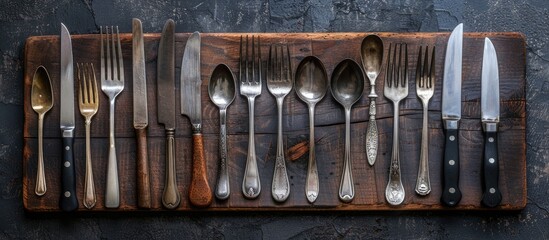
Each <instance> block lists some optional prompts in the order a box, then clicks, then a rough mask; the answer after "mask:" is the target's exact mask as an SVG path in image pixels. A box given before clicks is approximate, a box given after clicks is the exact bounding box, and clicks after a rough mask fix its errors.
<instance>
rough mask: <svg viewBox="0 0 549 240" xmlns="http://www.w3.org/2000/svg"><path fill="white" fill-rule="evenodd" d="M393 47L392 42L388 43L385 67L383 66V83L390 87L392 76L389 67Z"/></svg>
mask: <svg viewBox="0 0 549 240" xmlns="http://www.w3.org/2000/svg"><path fill="white" fill-rule="evenodd" d="M392 48H393V45H392V43H389V50H388V53H387V68H385V71H386V74H385V85H386V87H391V78H392V76H391V75H392V69H391V49H392Z"/></svg>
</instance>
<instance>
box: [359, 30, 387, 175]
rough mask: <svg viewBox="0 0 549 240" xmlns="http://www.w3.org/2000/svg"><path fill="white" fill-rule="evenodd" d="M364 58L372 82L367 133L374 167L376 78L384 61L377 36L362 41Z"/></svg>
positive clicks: (376, 135)
mask: <svg viewBox="0 0 549 240" xmlns="http://www.w3.org/2000/svg"><path fill="white" fill-rule="evenodd" d="M360 50H361V51H360V52H361V56H362V67H364V72H365V73H366V76H367V77H368V79H369V80H370V94H368V97H369V98H370V119H369V120H368V131H367V132H366V156H367V157H368V163H369V164H370V166H373V165H374V163H375V162H376V158H377V147H378V133H377V124H376V98H377V94H376V78H377V76H378V75H379V72H380V71H381V62H382V60H383V42H382V41H381V38H379V37H378V36H376V35H368V36H366V37H365V38H364V40H363V41H362V46H361V48H360Z"/></svg>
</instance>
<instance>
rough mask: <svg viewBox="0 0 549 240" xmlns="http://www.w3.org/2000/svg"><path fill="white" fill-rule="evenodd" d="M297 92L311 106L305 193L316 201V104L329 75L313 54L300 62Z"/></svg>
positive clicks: (321, 95) (296, 81)
mask: <svg viewBox="0 0 549 240" xmlns="http://www.w3.org/2000/svg"><path fill="white" fill-rule="evenodd" d="M295 76H296V77H295V83H294V84H295V92H296V93H297V96H298V97H299V98H300V99H301V101H303V102H305V103H307V106H308V108H309V162H308V168H307V180H306V182H305V195H306V196H307V200H308V201H309V202H310V203H313V202H315V201H316V198H317V197H318V193H319V181H318V168H317V164H316V157H315V106H316V104H317V103H318V102H320V100H322V98H324V95H326V92H327V91H328V75H327V74H326V69H325V68H324V65H322V62H321V61H320V60H319V59H318V58H316V57H313V56H308V57H305V58H304V59H303V60H301V63H299V66H298V67H297V71H296V74H295Z"/></svg>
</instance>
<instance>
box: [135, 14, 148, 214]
mask: <svg viewBox="0 0 549 240" xmlns="http://www.w3.org/2000/svg"><path fill="white" fill-rule="evenodd" d="M132 33H133V37H132V48H133V64H132V66H133V127H134V128H135V137H136V139H137V152H136V155H137V164H136V165H137V174H136V176H137V206H138V207H140V208H151V188H150V174H149V160H148V157H147V126H148V124H149V115H148V113H147V79H146V75H145V50H144V47H143V27H142V26H141V21H140V20H139V19H137V18H134V19H133V20H132Z"/></svg>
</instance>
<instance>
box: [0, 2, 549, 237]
mask: <svg viewBox="0 0 549 240" xmlns="http://www.w3.org/2000/svg"><path fill="white" fill-rule="evenodd" d="M133 17H137V18H140V19H141V20H142V21H143V27H144V31H145V32H160V31H161V28H162V26H163V24H164V22H165V20H166V19H168V18H172V19H174V20H175V21H176V26H177V27H176V31H177V32H192V31H201V32H344V31H352V32H368V31H391V32H417V31H421V32H436V31H450V30H451V29H452V28H453V27H454V26H455V25H457V24H458V23H460V22H463V23H464V25H465V31H467V32H476V31H483V32H484V31H487V32H491V31H518V32H523V33H524V34H525V35H526V37H527V63H526V64H527V76H526V77H527V89H526V99H527V111H528V114H527V161H528V163H527V174H528V205H527V206H526V209H525V210H524V211H522V212H515V213H497V212H476V213H474V212H362V213H349V212H344V213H337V212H336V213H300V212H297V213H244V214H243V213H236V212H235V213H222V214H206V215H202V214H191V215H188V214H185V213H179V214H162V215H160V214H159V215H158V216H151V215H149V216H132V215H124V216H105V215H101V216H91V217H76V216H53V217H52V216H48V217H40V216H28V215H26V214H25V213H24V211H23V206H22V179H21V178H22V169H21V159H22V147H23V140H22V135H23V132H22V129H23V123H22V122H23V106H22V104H23V80H22V79H23V74H22V72H23V71H22V70H23V69H22V68H23V49H24V43H25V39H26V38H27V37H29V36H32V35H57V34H59V23H60V22H64V23H65V24H67V25H68V26H69V29H70V31H71V34H85V33H98V29H99V26H101V25H118V26H119V27H120V31H121V32H131V18H133ZM548 34H549V1H546V0H529V1H519V0H482V1H477V0H470V1H467V0H434V1H415V0H379V1H377V0H301V1H285V0H273V1H268V0H257V1H228V0H218V1H196V0H188V1H185V2H179V1H175V0H167V1H166V0H162V1H142V2H140V1H137V0H135V1H133V0H129V1H120V0H115V1H98V0H96V1H91V0H81V1H75V0H20V1H11V0H0V55H1V57H0V93H1V94H0V213H1V214H0V239H13V238H25V239H26V238H31V239H35V238H53V239H59V238H60V237H61V238H70V239H83V238H85V239H88V238H91V239H97V238H114V239H117V238H136V239H137V238H146V239H151V238H169V237H179V238H188V237H189V238H190V237H192V238H198V237H207V238H238V239H249V238H266V239H281V238H296V239H303V238H305V239H306V238H415V239H417V238H423V239H431V238H451V239H469V238H483V239H484V238H497V239H507V238H523V239H547V238H549V220H548V217H549V210H548V208H549V188H548V187H547V185H548V183H549V163H548V162H547V160H548V156H549V151H548V149H549V147H548V140H547V138H546V137H545V136H547V135H548V134H549V120H548V116H549V112H548V106H549V105H548V104H549V94H548V93H549V72H548V71H549V56H548V54H549V46H548V44H549V38H548V37H547V35H548ZM517 50H518V51H520V49H517Z"/></svg>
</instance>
